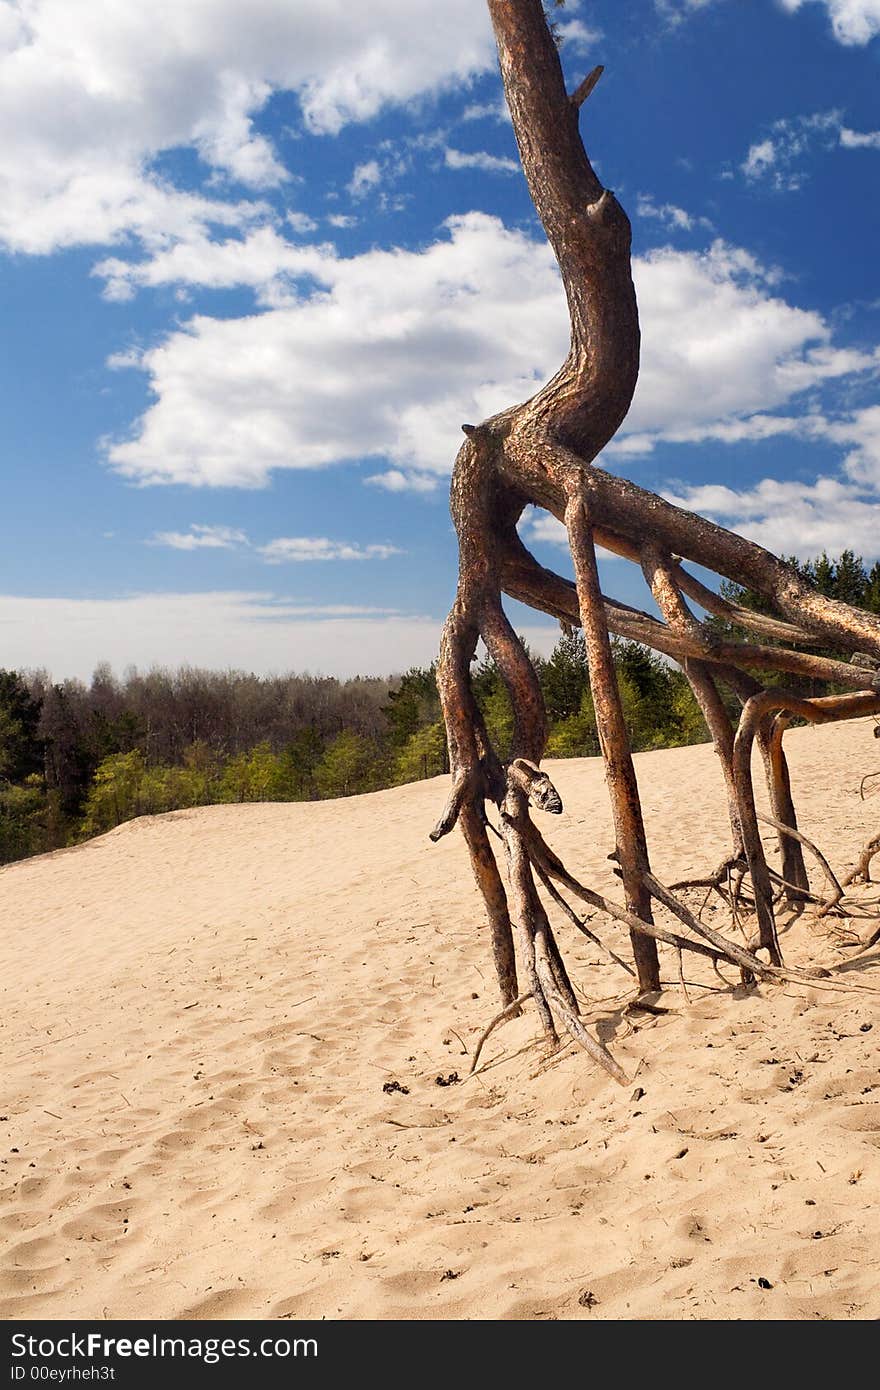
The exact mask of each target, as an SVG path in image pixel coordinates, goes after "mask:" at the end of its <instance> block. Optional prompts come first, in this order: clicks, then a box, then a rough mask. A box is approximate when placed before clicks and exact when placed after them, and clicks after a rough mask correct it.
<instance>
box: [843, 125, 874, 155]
mask: <svg viewBox="0 0 880 1390" xmlns="http://www.w3.org/2000/svg"><path fill="white" fill-rule="evenodd" d="M840 143H841V145H842V146H843V148H844V149H845V150H880V130H865V131H861V130H850V129H849V128H848V127H847V126H841V129H840Z"/></svg>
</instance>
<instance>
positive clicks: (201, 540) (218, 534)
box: [148, 524, 249, 550]
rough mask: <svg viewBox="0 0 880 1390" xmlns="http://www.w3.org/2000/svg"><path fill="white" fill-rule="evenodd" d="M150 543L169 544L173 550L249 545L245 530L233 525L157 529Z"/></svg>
mask: <svg viewBox="0 0 880 1390" xmlns="http://www.w3.org/2000/svg"><path fill="white" fill-rule="evenodd" d="M148 544H150V545H164V546H169V547H170V548H171V549H172V550H234V549H235V548H236V546H239V545H248V544H249V542H248V538H247V536H246V535H245V533H244V531H237V530H236V529H235V528H234V527H232V526H197V525H195V524H193V525H192V526H190V528H189V530H188V531H157V532H156V534H155V535H154V536H151V538H150V540H149V542H148Z"/></svg>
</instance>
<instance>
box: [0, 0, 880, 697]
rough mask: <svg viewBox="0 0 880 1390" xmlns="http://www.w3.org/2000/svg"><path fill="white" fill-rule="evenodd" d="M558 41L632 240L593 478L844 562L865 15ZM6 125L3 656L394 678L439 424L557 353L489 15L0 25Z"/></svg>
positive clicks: (330, 12)
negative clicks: (627, 386) (582, 90)
mask: <svg viewBox="0 0 880 1390" xmlns="http://www.w3.org/2000/svg"><path fill="white" fill-rule="evenodd" d="M554 18H555V19H556V21H557V23H558V25H559V33H560V38H561V41H562V55H563V62H564V66H565V68H566V71H567V74H568V76H569V79H570V82H571V84H572V86H574V85H576V83H577V82H578V81H579V80H580V79H581V77H582V76H583V75H584V74H585V73H586V72H587V71H588V70H589V69H590V68H591V67H593V66H594V65H595V64H596V63H600V62H601V63H604V64H605V69H606V70H605V74H604V76H603V78H602V81H601V82H600V84H599V86H598V87H597V89H596V91H595V92H594V94H593V96H592V97H591V98H590V100H589V102H588V103H587V105H586V107H585V108H584V111H583V115H582V129H583V131H584V134H585V140H586V144H587V148H588V151H589V152H590V155H591V157H592V158H593V161H594V163H595V165H596V167H597V169H598V171H599V173H600V176H601V177H602V179H603V181H604V182H605V183H606V184H607V185H608V186H609V187H611V188H613V189H614V190H615V192H616V193H617V195H618V197H619V198H620V200H621V202H622V203H623V204H624V206H625V207H626V208H627V210H628V211H629V213H630V216H631V218H632V221H633V230H634V246H633V251H634V270H635V276H636V283H637V289H638V294H639V303H640V311H641V317H642V331H643V363H642V373H641V378H640V383H639V388H638V391H637V394H636V399H635V402H634V404H633V408H632V410H631V412H630V415H629V417H628V419H627V421H626V422H625V424H624V427H623V429H622V431H621V432H620V434H619V436H618V437H617V439H616V440H615V441H613V443H612V444H611V445H610V446H609V448H608V449H607V450H606V451H605V454H604V455H603V456H602V458H601V459H600V463H601V465H602V466H604V467H607V468H609V469H613V470H618V471H621V472H624V473H626V474H627V475H628V476H629V477H632V478H633V479H634V480H635V481H637V482H639V483H641V484H643V485H644V486H647V487H650V488H653V489H654V490H657V491H660V492H662V493H664V494H665V495H667V496H669V497H673V498H675V499H677V500H683V501H684V502H686V503H687V504H688V505H692V506H695V507H697V508H699V509H700V510H702V511H703V512H705V513H706V514H707V515H710V516H712V517H713V518H714V519H715V520H718V521H720V522H722V523H723V524H725V525H728V526H731V527H732V528H734V529H736V530H740V531H742V532H744V533H745V534H748V535H751V536H753V537H754V538H755V539H757V540H759V541H761V542H762V543H763V544H766V545H768V546H770V547H771V548H772V549H774V550H777V551H781V552H783V553H786V554H787V553H792V552H797V553H799V554H800V555H802V556H804V557H808V556H811V555H814V554H816V553H818V552H819V551H820V550H822V549H823V548H825V549H827V550H828V551H829V552H830V553H836V552H839V551H840V550H841V549H843V548H844V547H846V546H852V547H853V548H855V549H856V550H857V551H858V552H860V553H861V554H863V555H864V556H865V557H866V559H871V560H873V559H875V558H878V557H880V525H878V518H880V511H878V502H880V391H878V369H880V287H878V283H877V276H876V264H877V257H878V252H877V248H878V245H880V236H878V231H880V227H878V223H880V199H878V175H880V100H878V80H880V0H632V3H630V4H627V5H625V6H623V5H620V4H619V3H617V2H616V0H595V3H591V0H580V3H573V2H572V0H569V3H568V4H567V5H566V6H565V8H564V9H561V10H558V11H557V12H556V13H555V15H554ZM0 133H2V139H0V183H2V197H0V251H2V254H0V297H2V305H3V316H4V330H5V331H4V333H3V338H2V347H0V353H2V371H0V392H2V418H3V424H4V438H3V469H4V489H3V498H4V506H3V512H2V522H0V525H2V554H3V576H2V582H0V665H2V666H6V667H47V668H49V669H50V670H51V672H52V674H53V675H54V676H55V677H56V678H61V677H64V676H69V675H78V676H81V677H87V676H88V675H89V673H90V672H91V670H92V668H93V667H94V666H95V664H96V663H97V662H99V661H102V660H106V661H109V662H111V663H112V664H113V665H114V667H115V668H116V669H117V670H118V671H122V670H123V669H124V668H125V667H126V666H128V665H136V666H138V667H140V668H146V667H149V666H151V665H155V664H161V665H177V664H179V663H182V662H190V663H191V664H197V665H209V666H219V667H229V666H232V667H243V668H246V669H253V670H257V671H283V670H288V669H295V670H306V669H308V670H312V671H324V672H328V673H332V674H338V675H347V674H353V673H355V672H361V673H364V674H368V673H380V672H382V673H384V672H389V671H394V670H401V669H405V668H406V667H407V666H408V665H410V664H412V663H414V662H420V663H423V662H427V661H429V660H430V659H431V657H432V655H433V653H434V650H435V648H436V643H437V637H438V633H439V627H440V624H441V622H442V619H443V617H444V616H445V613H446V611H447V609H448V607H449V604H450V602H451V600H452V597H453V594H454V589H455V575H456V546H455V537H454V534H453V532H452V528H451V524H450V521H449V516H448V508H447V490H448V478H449V472H450V469H451V465H452V461H453V459H454V456H455V453H456V450H457V448H458V446H459V442H460V439H461V435H460V430H459V426H460V424H461V422H462V421H466V420H476V419H479V418H481V417H482V416H484V415H486V414H488V413H489V412H490V411H492V410H495V409H498V408H500V407H501V406H504V405H508V404H511V403H513V402H515V401H517V400H521V399H524V398H525V397H526V396H527V395H529V394H530V393H531V392H532V391H533V390H534V389H535V388H536V386H537V385H539V384H540V382H541V381H542V380H543V379H545V378H546V376H547V375H549V374H551V373H552V372H553V371H554V370H555V368H556V366H557V365H558V364H559V362H560V361H561V359H562V357H563V356H564V354H565V350H566V345H567V318H566V312H565V306H564V302H563V300H562V296H561V291H560V288H559V284H558V279H557V275H556V269H555V266H554V263H553V260H552V257H551V256H550V253H549V251H548V249H547V247H546V244H545V242H544V239H543V236H542V233H541V229H540V226H539V225H538V224H537V223H536V220H535V217H534V214H533V212H532V209H531V204H530V202H529V199H528V194H527V192H526V189H525V184H524V181H523V178H522V175H521V173H520V172H519V166H518V163H517V160H516V149H515V145H514V141H513V135H512V131H511V128H510V125H509V122H508V121H507V118H506V115H505V112H504V109H503V103H502V93H501V88H500V82H499V80H498V77H497V72H496V63H495V53H494V48H493V44H492V38H491V32H490V28H489V22H488V17H487V15H486V13H485V9H484V6H483V5H482V4H481V3H480V2H479V0H445V3H444V4H443V5H438V4H437V3H436V0H371V3H370V4H363V5H360V6H356V5H352V4H351V0H323V3H322V4H321V5H320V6H317V5H314V4H312V3H308V4H307V3H306V0H251V3H249V4H248V5H247V6H244V5H242V4H240V3H239V0H153V3H152V4H150V5H149V6H147V5H144V4H143V3H138V2H137V0H107V3H106V4H104V5H102V6H97V5H95V4H94V3H93V0H0ZM523 533H524V535H525V536H526V538H527V540H528V543H529V544H530V545H532V546H533V548H534V549H535V550H536V553H538V554H539V556H540V558H541V559H542V560H543V561H544V563H546V564H550V565H552V566H554V567H556V568H560V569H562V570H564V571H565V572H568V559H567V555H566V552H565V550H564V548H563V547H562V545H561V544H560V540H561V537H560V530H559V528H558V526H557V524H556V523H555V522H553V521H552V519H550V518H548V517H546V516H541V515H539V514H532V513H530V514H528V515H527V516H526V517H525V519H524V521H523ZM603 581H604V584H605V587H606V588H607V589H608V590H609V591H610V592H612V593H614V594H615V595H617V596H619V597H621V598H623V599H624V600H626V601H628V602H635V603H639V604H642V605H644V606H646V607H647V606H650V605H649V602H648V599H647V596H646V594H645V591H644V587H643V582H642V580H641V578H640V576H639V575H638V574H637V573H636V572H635V570H634V569H633V568H632V567H631V566H627V565H626V563H625V562H622V561H618V560H614V559H608V560H606V561H605V562H604V564H603ZM511 611H512V616H513V618H514V621H515V623H516V625H517V627H518V629H519V630H521V631H524V632H525V633H526V634H527V636H528V637H529V639H530V641H532V642H534V644H535V645H536V646H537V647H539V648H541V649H544V650H548V649H549V647H550V646H551V645H552V643H553V641H554V638H555V631H554V629H553V627H552V626H551V625H549V624H548V623H546V622H543V621H542V620H541V619H540V618H539V617H538V616H537V615H533V614H530V613H528V612H527V611H526V610H524V609H520V608H518V607H517V606H516V605H511Z"/></svg>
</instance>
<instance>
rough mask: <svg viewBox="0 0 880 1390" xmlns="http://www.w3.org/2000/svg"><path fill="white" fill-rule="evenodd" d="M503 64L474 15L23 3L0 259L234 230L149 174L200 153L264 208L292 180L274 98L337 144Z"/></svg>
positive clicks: (226, 219)
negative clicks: (259, 125) (269, 135)
mask: <svg viewBox="0 0 880 1390" xmlns="http://www.w3.org/2000/svg"><path fill="white" fill-rule="evenodd" d="M493 61H494V49H493V44H492V37H491V30H490V26H489V22H488V17H487V14H486V11H485V7H484V6H483V5H476V4H474V3H473V0H446V3H445V4H444V7H443V21H442V23H440V22H438V21H437V12H436V5H435V3H434V0H371V3H370V4H369V5H352V4H351V3H350V0H324V3H322V4H321V5H318V6H316V5H291V4H290V0H252V3H251V4H249V5H247V6H242V5H241V4H240V3H239V0H200V3H199V4H198V5H193V4H186V5H181V4H180V3H178V0H153V3H152V4H150V5H146V6H145V5H143V4H142V3H141V0H114V3H113V4H112V5H96V4H94V3H93V2H92V0H12V3H6V4H4V5H3V6H2V8H0V188H2V197H0V244H3V245H5V246H6V247H7V248H9V249H12V250H16V251H25V252H31V253H42V252H48V251H52V250H55V249H57V248H59V247H64V246H72V245H77V244H87V245H99V244H105V245H106V244H108V243H114V242H118V241H119V240H120V239H121V238H123V237H125V236H127V235H133V236H136V237H138V238H140V239H142V240H144V241H146V242H147V243H148V244H154V243H155V242H156V240H157V239H158V240H159V241H160V242H162V241H164V240H165V239H167V238H169V237H178V236H181V235H186V234H190V233H194V232H197V231H199V230H202V231H204V230H206V229H207V228H208V227H209V226H210V225H211V224H212V223H223V224H225V225H227V226H229V225H233V226H240V225H242V223H243V222H245V221H247V220H248V218H249V217H252V216H253V215H254V214H253V210H252V209H251V210H249V211H248V212H247V213H245V212H244V211H243V210H242V209H241V208H237V207H236V205H235V202H234V201H233V202H232V203H231V204H230V203H229V201H228V199H226V200H224V198H223V197H222V196H221V197H216V198H198V197H194V196H193V195H191V194H187V193H183V192H181V191H180V190H178V189H175V188H174V187H173V186H172V185H171V184H170V183H169V182H168V180H167V179H164V180H163V179H162V178H160V177H159V176H158V175H157V174H156V173H155V171H154V169H153V163H154V161H155V159H156V157H157V156H158V155H160V154H162V153H163V152H165V151H169V150H174V149H178V148H194V149H195V150H196V151H197V152H198V154H199V155H200V156H201V158H202V160H203V161H204V163H205V165H206V166H207V168H206V172H210V171H214V172H215V173H216V174H219V175H220V176H222V177H223V178H226V179H229V180H232V181H234V182H235V183H237V184H239V185H244V186H245V187H246V188H247V189H248V190H251V191H257V192H259V190H262V189H265V188H270V187H273V186H275V185H277V184H279V183H280V182H282V181H284V180H285V179H286V178H287V177H288V172H289V171H288V170H287V169H286V168H285V167H284V164H283V162H282V160H281V158H280V156H279V153H278V151H277V150H276V149H274V148H273V147H272V145H271V144H270V143H269V141H268V140H267V139H266V137H265V136H263V135H262V134H260V133H259V131H258V130H256V129H255V127H254V118H255V117H257V116H258V115H259V113H260V111H261V109H262V108H263V106H264V105H265V103H266V101H267V100H268V98H269V97H270V95H271V94H272V93H273V92H275V91H279V90H284V91H290V92H294V93H296V94H297V95H298V97H299V101H300V105H301V110H302V118H303V120H304V122H305V124H306V125H307V126H308V128H310V129H311V130H313V131H317V132H325V133H334V132H337V131H339V130H340V129H341V128H342V127H343V126H344V125H345V124H346V123H347V122H350V121H359V120H366V119H369V118H370V117H372V116H374V115H376V114H377V112H379V111H380V110H381V109H382V108H383V107H384V106H386V105H387V104H389V103H400V102H407V101H410V100H412V99H414V98H417V97H421V96H424V95H426V94H430V93H436V92H439V91H441V90H443V89H445V88H447V87H449V86H452V85H457V86H460V85H461V84H462V83H465V82H467V81H468V80H469V79H470V78H472V77H474V76H475V75H477V74H479V73H481V72H484V71H486V70H487V69H488V68H489V67H490V66H491V65H492V63H493Z"/></svg>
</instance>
